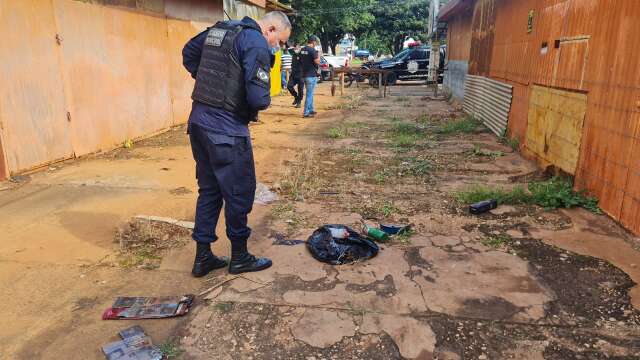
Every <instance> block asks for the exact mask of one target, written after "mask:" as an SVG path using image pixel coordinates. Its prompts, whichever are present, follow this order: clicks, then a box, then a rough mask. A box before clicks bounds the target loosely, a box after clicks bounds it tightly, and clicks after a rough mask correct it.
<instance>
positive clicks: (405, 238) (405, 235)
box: [395, 228, 416, 245]
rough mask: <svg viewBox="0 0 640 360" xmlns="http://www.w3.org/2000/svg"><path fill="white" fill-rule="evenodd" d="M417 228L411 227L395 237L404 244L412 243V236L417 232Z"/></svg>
mask: <svg viewBox="0 0 640 360" xmlns="http://www.w3.org/2000/svg"><path fill="white" fill-rule="evenodd" d="M415 233H416V232H415V230H413V229H411V228H409V229H407V230H405V231H403V232H401V233H400V234H398V235H396V236H395V238H396V240H398V242H400V243H401V244H402V245H410V244H411V237H412V236H413V235H414V234H415Z"/></svg>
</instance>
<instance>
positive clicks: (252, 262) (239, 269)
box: [229, 252, 273, 274]
mask: <svg viewBox="0 0 640 360" xmlns="http://www.w3.org/2000/svg"><path fill="white" fill-rule="evenodd" d="M271 265H273V263H272V262H271V260H269V259H268V258H256V257H255V256H253V255H251V254H249V253H248V252H247V253H245V254H244V255H241V256H239V257H237V258H236V257H233V258H232V259H231V264H230V265H229V273H231V274H241V273H245V272H252V271H260V270H264V269H267V268H269V267H271Z"/></svg>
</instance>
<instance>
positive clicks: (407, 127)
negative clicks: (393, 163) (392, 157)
mask: <svg viewBox="0 0 640 360" xmlns="http://www.w3.org/2000/svg"><path fill="white" fill-rule="evenodd" d="M424 137H425V133H424V131H423V130H422V129H420V128H419V127H418V126H417V125H416V124H411V123H406V122H401V121H400V120H398V121H395V122H394V123H393V128H392V131H391V146H392V147H393V148H394V149H395V150H396V151H397V152H406V151H407V150H409V149H410V148H412V147H414V146H416V144H417V143H418V141H419V140H421V139H423V138H424Z"/></svg>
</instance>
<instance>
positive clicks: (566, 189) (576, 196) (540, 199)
mask: <svg viewBox="0 0 640 360" xmlns="http://www.w3.org/2000/svg"><path fill="white" fill-rule="evenodd" d="M529 191H530V192H531V200H532V202H533V203H535V204H537V205H540V206H542V207H543V208H545V209H556V208H572V207H576V206H580V207H583V208H585V209H587V210H589V211H591V212H593V213H596V214H601V213H602V210H600V208H599V207H598V199H596V198H593V197H589V196H586V195H585V193H584V192H583V191H580V192H575V191H573V184H572V183H571V182H570V181H568V180H565V179H561V178H559V177H554V178H553V179H551V180H548V181H544V182H535V183H531V184H529Z"/></svg>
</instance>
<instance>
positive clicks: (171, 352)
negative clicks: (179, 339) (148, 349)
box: [160, 341, 184, 359]
mask: <svg viewBox="0 0 640 360" xmlns="http://www.w3.org/2000/svg"><path fill="white" fill-rule="evenodd" d="M160 352H161V353H162V358H163V359H178V358H180V357H181V356H182V354H183V353H184V350H182V349H181V348H180V346H179V345H178V344H176V343H175V342H173V341H167V342H165V343H164V344H161V345H160Z"/></svg>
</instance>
